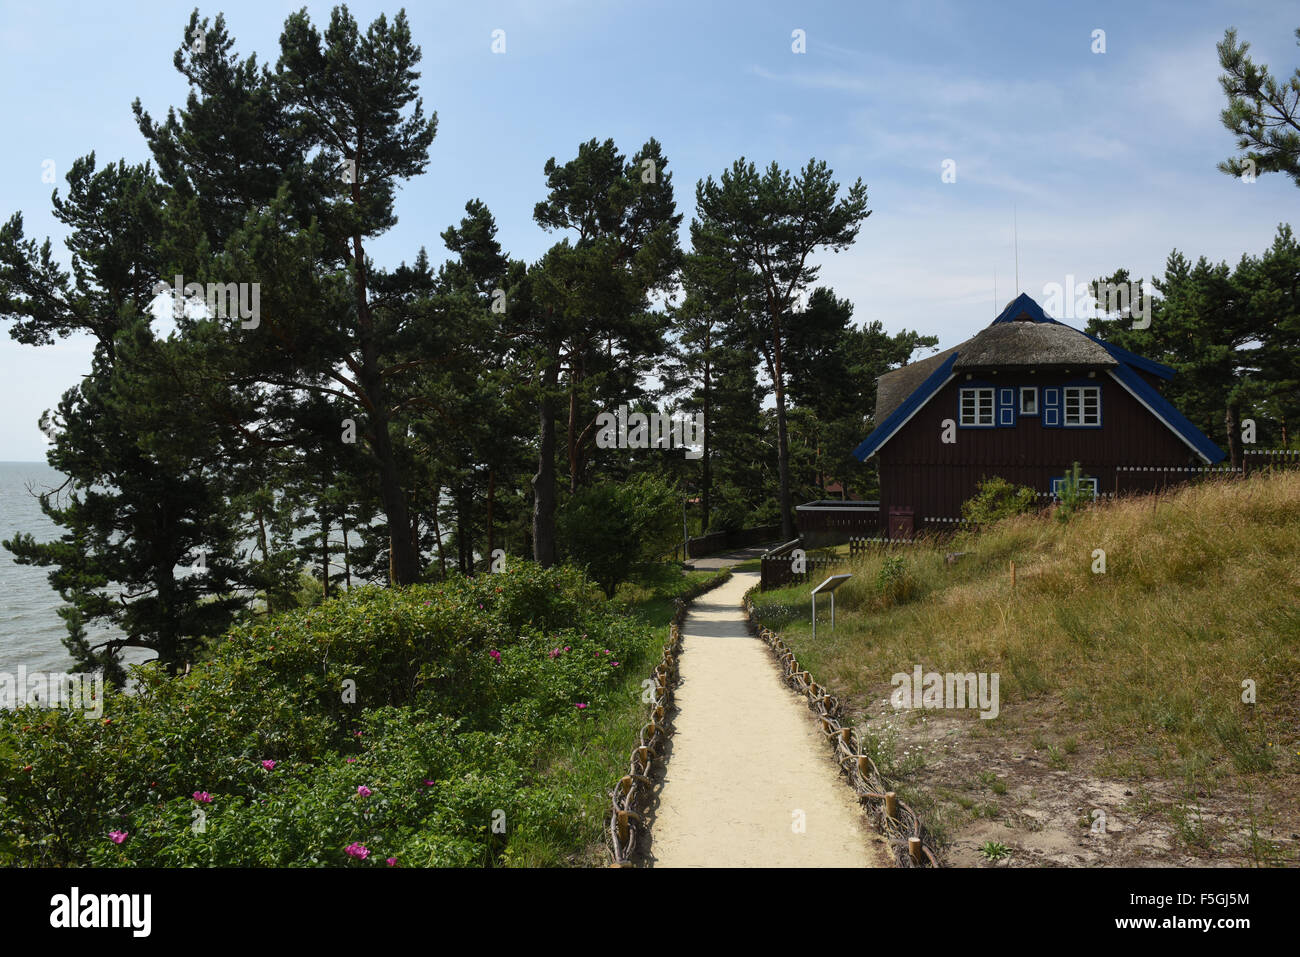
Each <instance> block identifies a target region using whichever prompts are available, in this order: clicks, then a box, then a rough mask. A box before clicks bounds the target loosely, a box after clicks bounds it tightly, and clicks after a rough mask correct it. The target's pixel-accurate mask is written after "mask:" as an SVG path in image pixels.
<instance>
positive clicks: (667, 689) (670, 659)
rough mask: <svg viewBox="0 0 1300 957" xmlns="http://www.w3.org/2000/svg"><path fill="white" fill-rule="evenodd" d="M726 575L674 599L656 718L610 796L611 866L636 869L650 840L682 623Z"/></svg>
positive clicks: (655, 675) (658, 674) (657, 675)
mask: <svg viewBox="0 0 1300 957" xmlns="http://www.w3.org/2000/svg"><path fill="white" fill-rule="evenodd" d="M726 571H727V574H726V575H724V576H722V577H721V578H718V579H717V580H708V584H707V587H703V588H701V589H700V590H699V591H698V592H696V593H694V594H693V595H691V597H690V598H689V599H682V598H677V599H674V604H675V605H676V606H677V610H676V611H675V612H674V613H673V620H672V623H671V624H669V626H668V641H667V643H666V644H665V645H664V653H663V658H662V659H661V660H660V662H659V664H657V665H655V667H654V671H652V672H651V673H650V677H651V679H652V680H653V681H654V685H655V697H654V700H653V701H652V702H651V703H650V715H649V717H650V720H649V721H647V722H646V723H645V724H643V725H642V726H641V730H640V731H639V732H637V745H636V747H634V748H633V749H632V754H631V757H630V758H629V759H628V772H627V774H625V775H623V777H621V778H619V780H618V783H617V784H615V785H614V787H613V788H612V789H611V790H610V792H609V798H610V810H609V814H608V815H607V816H606V818H605V842H606V845H607V846H608V849H609V853H610V859H611V863H610V867H631V866H632V865H633V857H634V855H635V854H636V851H637V846H638V843H639V840H638V839H639V838H641V837H643V836H644V837H648V836H649V826H648V825H647V824H646V820H645V808H646V807H647V806H648V805H649V803H650V798H651V795H652V794H653V792H654V781H653V780H651V778H650V769H651V765H652V764H653V763H654V761H655V760H656V759H660V760H662V757H663V746H664V744H665V743H667V741H668V737H669V735H671V734H672V732H673V728H672V715H671V709H672V705H673V692H674V691H675V689H676V687H677V681H678V677H679V675H678V665H677V659H678V656H679V655H680V654H681V648H682V622H683V621H684V620H685V618H686V610H687V608H688V607H689V606H690V603H691V602H692V601H694V600H695V599H696V598H698V597H700V595H703V594H705V593H706V592H709V591H712V590H713V589H714V588H717V587H719V586H721V585H723V584H724V583H726V582H727V581H729V580H730V579H731V569H727V570H726Z"/></svg>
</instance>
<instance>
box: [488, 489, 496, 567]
mask: <svg viewBox="0 0 1300 957" xmlns="http://www.w3.org/2000/svg"><path fill="white" fill-rule="evenodd" d="M496 494H497V473H496V469H488V493H487V562H488V568H489V569H491V567H492V553H493V552H494V551H496V538H495V537H494V536H493V534H492V502H493V500H494V499H495V498H496Z"/></svg>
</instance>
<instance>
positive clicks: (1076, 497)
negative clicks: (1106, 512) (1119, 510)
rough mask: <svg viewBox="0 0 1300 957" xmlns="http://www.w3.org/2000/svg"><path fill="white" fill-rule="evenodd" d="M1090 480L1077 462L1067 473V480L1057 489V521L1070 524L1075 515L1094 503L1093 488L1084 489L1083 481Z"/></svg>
mask: <svg viewBox="0 0 1300 957" xmlns="http://www.w3.org/2000/svg"><path fill="white" fill-rule="evenodd" d="M1085 478H1088V475H1086V474H1085V473H1084V472H1082V471H1081V470H1080V468H1079V463H1078V462H1075V463H1074V464H1073V465H1072V466H1071V467H1070V468H1069V470H1068V471H1066V473H1065V479H1064V481H1062V482H1061V483H1060V484H1059V485H1058V486H1057V487H1056V501H1057V505H1056V520H1057V521H1058V522H1062V523H1065V522H1068V521H1070V519H1072V518H1073V517H1074V514H1075V513H1076V512H1078V511H1079V510H1080V509H1082V508H1084V507H1085V506H1086V505H1087V504H1088V503H1089V502H1091V501H1092V487H1091V486H1090V485H1089V486H1087V487H1086V489H1085V487H1084V485H1083V481H1082V480H1083V479H1085Z"/></svg>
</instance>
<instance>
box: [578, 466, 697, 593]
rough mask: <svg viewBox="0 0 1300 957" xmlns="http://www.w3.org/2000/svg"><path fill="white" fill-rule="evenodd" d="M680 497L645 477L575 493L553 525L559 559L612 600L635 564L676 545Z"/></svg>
mask: <svg viewBox="0 0 1300 957" xmlns="http://www.w3.org/2000/svg"><path fill="white" fill-rule="evenodd" d="M680 496H681V493H680V492H679V491H678V489H677V487H676V486H675V485H671V484H669V483H668V482H666V481H665V480H664V479H662V478H660V477H659V476H657V475H654V474H652V473H649V472H643V473H641V474H639V475H634V476H633V477H632V478H630V479H628V480H626V481H624V482H602V483H601V484H599V485H593V486H590V487H589V488H584V489H580V490H579V491H578V492H575V493H574V495H573V496H572V497H571V498H570V499H569V501H568V502H567V503H565V506H564V509H563V510H562V512H561V513H560V516H559V521H558V523H557V524H558V530H559V533H560V544H561V547H562V551H563V554H564V556H565V558H566V559H567V560H568V561H570V562H572V563H573V564H574V565H577V566H578V567H580V568H585V569H586V571H587V574H588V575H590V576H591V578H592V580H593V581H595V582H597V583H598V584H599V585H600V587H601V588H602V589H604V591H605V594H606V596H608V597H610V598H613V597H614V592H615V591H616V590H617V589H618V586H619V585H620V584H622V583H623V582H625V581H627V580H628V576H629V575H630V573H631V571H632V567H633V566H634V565H635V564H636V563H637V562H638V561H640V560H643V559H644V560H653V559H657V558H659V557H660V556H662V555H663V554H665V553H666V552H668V551H670V550H671V549H672V547H673V545H674V544H676V543H680V542H681V534H682V529H681V514H682V500H681V497H680Z"/></svg>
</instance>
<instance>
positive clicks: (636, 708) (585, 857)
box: [510, 565, 730, 867]
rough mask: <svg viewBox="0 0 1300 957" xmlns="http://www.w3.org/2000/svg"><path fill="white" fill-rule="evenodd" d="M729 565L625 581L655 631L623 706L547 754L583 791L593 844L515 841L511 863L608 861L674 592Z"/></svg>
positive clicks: (629, 599) (554, 770)
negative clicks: (610, 831) (610, 829)
mask: <svg viewBox="0 0 1300 957" xmlns="http://www.w3.org/2000/svg"><path fill="white" fill-rule="evenodd" d="M729 575H730V573H729V572H726V571H723V572H706V571H700V572H687V573H685V574H682V573H681V572H680V571H679V569H678V567H677V566H672V565H656V566H647V567H644V568H642V569H640V572H639V574H638V575H637V577H636V580H635V581H634V582H630V583H626V584H624V585H622V586H620V588H619V591H618V593H617V594H616V595H615V597H614V601H616V602H619V603H621V604H622V605H624V606H625V607H626V609H627V613H628V614H629V615H630V616H632V617H635V618H637V619H639V620H641V621H642V622H643V623H644V624H645V627H646V629H647V630H648V631H649V632H650V633H651V636H652V637H651V639H650V641H649V642H648V644H647V645H646V649H645V652H644V653H643V654H642V655H640V656H638V658H637V659H636V660H630V661H626V662H624V665H625V666H626V667H625V670H624V676H625V680H624V687H623V691H624V692H625V694H624V695H623V699H622V700H623V701H624V702H625V704H624V706H623V707H622V708H620V709H618V710H616V711H613V712H611V711H608V710H607V711H606V712H605V714H604V715H602V717H601V721H600V722H599V724H594V723H592V722H580V723H579V724H578V725H577V726H576V727H575V730H574V733H573V735H572V737H570V738H569V739H568V740H567V741H566V742H564V743H563V744H561V745H559V746H557V747H556V748H555V749H554V751H553V752H552V753H550V754H548V755H546V756H545V758H544V759H543V762H542V763H543V766H544V771H543V776H544V777H545V778H546V779H548V780H550V781H552V782H553V785H554V786H555V787H557V788H564V789H565V790H568V791H570V792H571V793H573V794H575V795H577V796H578V797H579V798H580V800H581V803H582V806H583V811H582V812H581V814H582V822H583V823H582V828H581V829H582V831H583V832H585V833H586V836H587V843H586V846H585V847H583V848H582V849H581V850H579V851H575V850H574V848H573V847H571V846H565V845H564V844H563V843H560V842H556V843H554V844H552V843H546V844H536V845H532V846H522V844H521V843H519V842H516V843H514V844H512V845H511V851H510V858H511V863H512V864H513V865H514V866H517V867H547V866H552V867H553V866H557V865H565V864H568V865H576V866H603V865H605V864H607V863H608V862H609V861H608V852H607V851H606V849H605V836H604V818H605V814H606V813H607V812H608V811H609V790H610V788H612V787H613V786H614V782H616V781H617V780H618V779H619V778H620V777H622V776H623V775H624V774H626V773H627V762H628V756H629V755H630V754H631V751H632V748H633V747H634V746H635V745H636V743H637V732H638V731H639V730H640V729H641V726H642V725H643V724H644V723H645V721H646V716H647V713H648V710H649V708H648V705H646V704H644V703H643V702H642V700H641V693H642V689H641V682H642V681H644V680H645V679H646V678H648V677H649V675H650V672H651V671H653V670H654V666H655V665H656V664H658V663H659V659H660V658H661V657H662V656H663V648H664V643H665V642H666V641H667V640H668V626H669V624H670V622H671V621H672V617H673V612H674V610H675V607H674V603H673V601H674V599H675V598H679V597H680V598H689V597H692V596H693V595H695V594H698V593H699V592H700V591H702V590H704V589H705V588H709V587H713V586H714V585H717V584H721V582H723V581H725V580H726V579H727V577H728V576H729Z"/></svg>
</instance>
